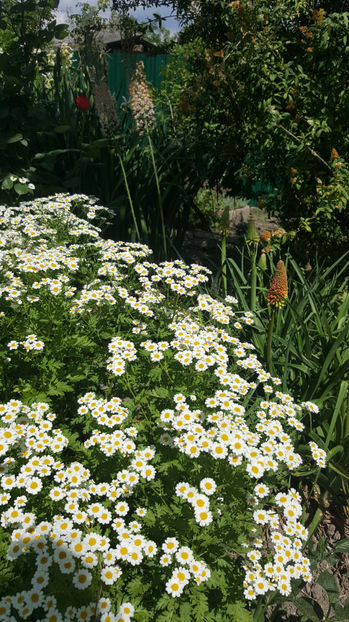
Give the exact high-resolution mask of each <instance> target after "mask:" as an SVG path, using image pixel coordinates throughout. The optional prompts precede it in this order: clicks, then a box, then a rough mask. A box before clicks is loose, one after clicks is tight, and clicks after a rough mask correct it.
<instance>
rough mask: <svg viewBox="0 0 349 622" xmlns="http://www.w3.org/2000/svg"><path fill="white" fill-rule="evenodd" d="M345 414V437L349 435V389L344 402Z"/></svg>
mask: <svg viewBox="0 0 349 622" xmlns="http://www.w3.org/2000/svg"><path fill="white" fill-rule="evenodd" d="M342 408H343V414H344V416H345V426H344V438H346V437H347V436H349V390H347V395H346V398H345V400H344V402H343V407H342Z"/></svg>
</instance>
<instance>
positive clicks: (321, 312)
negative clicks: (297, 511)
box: [227, 246, 349, 531]
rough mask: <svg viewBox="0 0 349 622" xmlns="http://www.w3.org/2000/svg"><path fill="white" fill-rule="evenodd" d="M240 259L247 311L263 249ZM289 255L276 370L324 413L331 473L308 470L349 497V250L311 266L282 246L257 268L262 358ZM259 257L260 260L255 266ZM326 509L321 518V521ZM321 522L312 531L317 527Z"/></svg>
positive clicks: (319, 433) (256, 336)
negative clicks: (278, 278) (280, 258)
mask: <svg viewBox="0 0 349 622" xmlns="http://www.w3.org/2000/svg"><path fill="white" fill-rule="evenodd" d="M246 249H247V250H245V249H244V250H243V251H242V253H241V257H240V260H235V259H232V258H228V259H227V266H228V271H229V275H230V286H231V288H232V290H233V291H234V293H235V295H236V296H237V298H238V299H239V302H240V304H241V305H242V307H243V308H244V309H248V307H249V303H250V299H251V289H252V283H251V272H250V270H251V265H252V264H253V256H254V254H255V252H256V249H254V248H253V249H251V248H249V247H246ZM279 253H282V254H283V253H284V256H285V258H286V259H285V264H286V268H287V273H288V283H289V295H288V299H287V301H286V305H285V307H284V308H283V309H281V310H279V311H278V312H277V314H276V321H275V323H274V330H273V335H272V370H269V371H272V373H276V374H278V375H279V376H280V378H281V379H282V386H283V388H284V390H285V389H286V387H291V388H292V391H293V392H294V393H295V394H296V395H297V396H298V399H300V400H301V401H306V400H316V403H317V404H318V405H319V407H320V410H321V414H320V415H315V416H314V417H313V416H310V420H309V425H310V429H311V432H310V436H311V438H312V439H313V441H315V442H316V443H318V444H319V445H320V447H323V449H325V450H327V451H328V465H329V468H328V471H327V472H326V474H324V473H320V470H318V471H317V473H316V477H315V480H314V473H315V471H314V470H313V469H308V470H307V469H303V470H300V471H299V473H298V475H299V476H300V477H302V478H304V477H305V478H309V481H310V487H311V488H312V487H313V485H314V482H315V483H316V482H318V483H319V484H320V486H321V488H322V490H323V492H325V491H326V494H330V495H331V496H333V497H334V498H335V500H337V502H339V503H343V502H344V500H345V498H346V496H347V494H348V490H349V489H348V479H349V463H348V460H347V458H346V457H347V456H348V453H347V452H348V443H349V427H348V426H349V410H348V397H349V396H348V382H347V377H348V370H349V348H348V333H349V323H348V308H349V290H348V273H349V270H348V269H349V258H348V253H345V254H344V255H343V257H341V258H340V259H338V260H337V261H335V262H334V263H333V264H332V265H330V266H328V267H326V266H324V265H322V263H321V262H320V261H318V260H315V261H314V265H313V266H312V267H310V268H309V270H307V271H305V270H304V269H302V268H301V267H300V266H299V264H298V263H297V262H296V261H295V260H294V259H293V257H292V256H291V254H290V253H289V252H287V251H282V250H280V249H277V248H276V247H275V246H274V252H269V253H268V254H267V257H268V263H267V265H268V268H267V269H266V270H265V269H261V268H260V267H259V266H257V283H256V309H255V322H254V326H253V329H252V336H253V342H254V344H255V346H256V348H257V351H258V352H259V354H260V356H261V355H262V354H263V355H266V349H267V336H268V324H269V320H270V316H271V311H270V310H269V309H268V307H267V304H266V300H265V296H266V292H267V289H268V286H269V284H270V281H271V276H272V274H273V272H274V270H275V259H274V257H275V254H276V255H278V254H279ZM251 258H252V264H251ZM321 516H322V513H321V512H320V513H319V515H318V516H317V521H319V520H320V519H321ZM316 525H317V523H316V521H315V522H314V524H313V527H312V528H311V531H312V529H315V528H316Z"/></svg>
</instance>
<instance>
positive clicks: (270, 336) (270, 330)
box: [267, 309, 275, 374]
mask: <svg viewBox="0 0 349 622" xmlns="http://www.w3.org/2000/svg"><path fill="white" fill-rule="evenodd" d="M274 317H275V309H273V310H272V312H271V316H270V320H269V324H268V336H267V369H268V372H269V373H270V374H272V373H273V369H272V351H271V345H272V341H273V328H274Z"/></svg>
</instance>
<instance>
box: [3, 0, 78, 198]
mask: <svg viewBox="0 0 349 622" xmlns="http://www.w3.org/2000/svg"><path fill="white" fill-rule="evenodd" d="M57 7H58V0H20V1H19V2H17V1H15V0H3V1H2V2H1V4H0V47H1V54H0V128H1V140H0V180H2V189H3V190H5V191H6V190H9V189H10V187H11V183H13V182H12V180H11V175H10V174H11V172H12V173H13V172H15V173H22V174H23V172H28V169H29V167H30V160H31V150H30V141H31V138H32V136H33V134H35V133H36V132H38V131H40V130H42V129H43V125H44V123H45V116H44V112H43V110H42V109H41V108H40V105H39V104H40V99H41V95H40V91H39V90H38V89H37V81H38V76H39V73H40V72H43V71H44V69H45V67H47V47H48V44H49V43H50V42H51V41H52V39H53V38H54V37H55V38H62V37H64V36H65V34H66V32H65V27H64V26H63V25H62V24H59V25H57V23H56V20H55V18H54V10H55V9H56V8H57ZM34 107H35V111H34ZM18 189H19V192H18V193H19V194H24V193H25V192H26V189H25V186H24V185H23V186H22V189H21V188H20V186H18Z"/></svg>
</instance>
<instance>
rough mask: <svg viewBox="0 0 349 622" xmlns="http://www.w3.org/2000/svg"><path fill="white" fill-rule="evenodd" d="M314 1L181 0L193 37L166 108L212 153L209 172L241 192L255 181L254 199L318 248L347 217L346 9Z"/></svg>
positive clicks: (330, 241) (335, 236) (329, 245)
mask: <svg viewBox="0 0 349 622" xmlns="http://www.w3.org/2000/svg"><path fill="white" fill-rule="evenodd" d="M321 4H322V3H320V2H317V1H313V0H289V1H288V2H281V1H271V0H255V1H254V2H252V1H250V0H236V1H233V2H226V1H225V0H221V1H219V2H212V1H211V0H200V1H199V2H196V3H191V4H189V3H183V4H182V5H181V7H179V9H180V10H181V11H182V15H183V20H185V21H186V22H187V27H186V28H185V29H184V32H183V34H182V40H183V41H188V40H191V41H193V43H190V44H187V45H186V46H185V47H184V48H183V50H184V53H185V54H186V62H187V74H186V78H185V83H184V85H183V86H184V88H183V89H182V92H181V94H180V95H179V96H178V91H176V97H175V98H174V99H175V103H176V106H175V107H174V106H173V108H175V114H174V116H175V123H176V127H177V131H178V128H179V127H181V126H182V127H184V128H185V131H186V133H187V134H188V129H190V131H191V133H192V135H193V136H195V140H198V141H201V152H202V151H204V152H205V153H209V152H210V151H211V152H212V153H213V154H215V155H216V156H217V157H216V158H215V162H214V163H213V166H212V167H211V172H212V173H213V175H212V178H214V177H215V178H216V180H217V179H220V180H221V183H222V184H224V185H225V186H226V187H237V185H238V184H240V185H241V186H242V187H243V188H244V189H245V192H246V191H247V190H249V191H250V192H252V190H253V188H254V187H255V186H254V184H255V183H256V182H261V183H262V184H263V189H262V190H263V191H261V190H259V192H258V195H259V197H260V200H261V202H262V201H264V204H265V206H266V207H267V208H268V209H269V210H270V211H273V212H278V213H279V214H281V216H282V218H283V220H284V221H285V222H286V223H287V225H288V226H289V227H293V228H295V229H302V228H307V229H311V230H312V231H313V232H315V233H316V235H317V236H318V237H319V238H320V239H321V247H322V250H325V252H326V253H327V252H328V250H329V249H333V245H334V243H335V242H336V241H337V242H340V243H342V241H343V235H345V233H344V234H343V229H344V228H345V223H346V222H347V218H348V217H347V215H346V214H347V211H346V206H347V202H348V199H349V195H348V181H349V173H348V162H349V132H348V130H349V95H348V91H347V89H346V84H348V82H349V63H348V57H349V41H348V25H349V14H348V13H347V12H345V11H343V3H341V5H340V6H341V10H340V11H339V12H335V11H333V10H332V9H331V7H330V6H329V5H328V3H327V5H326V6H328V9H329V12H328V13H327V12H326V11H325V9H323V8H322V6H321ZM338 4H339V3H337V5H338ZM331 5H332V4H331ZM333 5H334V6H335V5H336V3H333ZM194 48H195V50H196V51H195V54H191V53H190V52H189V53H188V49H189V50H190V49H191V50H194ZM176 98H177V99H176ZM205 141H206V145H205V148H204V149H203V144H202V143H203V142H205Z"/></svg>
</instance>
